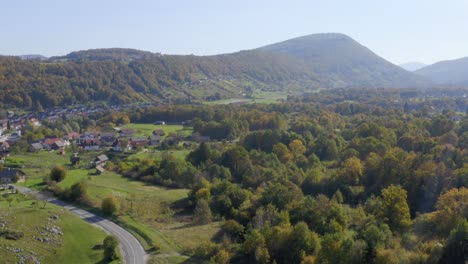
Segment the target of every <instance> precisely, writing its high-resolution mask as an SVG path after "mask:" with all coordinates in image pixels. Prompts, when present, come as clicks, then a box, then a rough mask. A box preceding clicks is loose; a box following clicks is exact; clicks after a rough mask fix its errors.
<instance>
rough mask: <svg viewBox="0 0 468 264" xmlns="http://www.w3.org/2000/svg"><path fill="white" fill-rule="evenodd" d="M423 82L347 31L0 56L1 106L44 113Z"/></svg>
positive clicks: (399, 85)
mask: <svg viewBox="0 0 468 264" xmlns="http://www.w3.org/2000/svg"><path fill="white" fill-rule="evenodd" d="M421 79H422V78H421ZM421 79H420V78H419V77H417V76H415V75H413V74H411V73H409V72H406V71H404V70H402V69H401V68H399V67H397V66H395V65H393V64H391V63H390V62H388V61H386V60H384V59H382V58H380V57H378V56H377V55H375V54H374V53H372V52H371V51H370V50H369V49H367V48H365V47H363V46H361V45H360V44H359V43H357V42H356V41H354V40H352V39H351V38H349V37H347V36H345V35H341V34H317V35H310V36H306V37H301V38H297V39H292V40H288V41H285V42H281V43H277V44H273V45H270V46H266V47H263V48H259V49H254V50H247V51H240V52H236V53H231V54H221V55H214V56H193V55H187V56H178V55H162V54H159V53H151V52H145V51H139V50H132V49H119V48H113V49H95V50H87V51H77V52H72V53H70V54H68V55H66V56H60V57H52V58H50V59H48V60H45V61H44V60H21V59H20V58H17V57H0V107H12V106H14V107H20V108H27V109H36V110H40V109H42V108H46V107H54V106H60V105H64V104H66V105H70V104H75V103H85V102H89V101H108V102H111V103H113V104H123V103H131V102H135V101H163V102H174V103H182V102H183V103H187V102H191V101H192V100H216V99H221V98H230V97H236V96H239V94H242V93H246V92H248V91H252V90H256V89H262V90H269V91H276V90H283V91H307V90H314V89H317V88H336V87H342V88H347V87H368V88H379V87H412V86H421V85H423V84H424V82H423V81H421Z"/></svg>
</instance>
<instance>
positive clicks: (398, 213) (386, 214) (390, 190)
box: [378, 185, 411, 231]
mask: <svg viewBox="0 0 468 264" xmlns="http://www.w3.org/2000/svg"><path fill="white" fill-rule="evenodd" d="M378 210H379V212H378V216H379V217H380V218H381V219H383V220H384V221H385V223H387V224H388V225H389V226H390V228H391V229H392V230H393V231H405V230H406V229H407V228H408V227H409V226H410V225H411V218H410V211H409V206H408V202H407V195H406V191H405V189H403V188H401V186H397V185H390V186H389V187H387V188H385V189H383V190H382V198H381V205H380V208H379V209H378Z"/></svg>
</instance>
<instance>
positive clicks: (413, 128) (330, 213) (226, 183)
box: [26, 89, 468, 263]
mask: <svg viewBox="0 0 468 264" xmlns="http://www.w3.org/2000/svg"><path fill="white" fill-rule="evenodd" d="M465 92H466V90H459V89H455V90H450V91H448V90H433V91H430V92H428V93H427V94H419V92H418V91H415V90H375V89H368V90H342V91H341V92H339V91H338V90H325V91H321V92H319V93H315V94H310V95H307V96H300V97H296V96H291V97H289V98H288V100H287V101H286V102H282V103H277V104H269V105H261V104H251V105H227V106H224V105H223V106H216V105H160V106H157V107H148V108H142V109H139V110H137V111H131V112H127V113H115V112H114V113H107V114H106V113H102V114H100V115H96V116H94V117H93V119H96V120H98V121H97V122H94V123H93V122H89V121H86V120H59V121H56V122H54V123H53V124H47V128H46V127H43V128H40V129H39V130H36V131H29V132H27V133H26V135H27V136H34V134H35V133H38V132H39V131H40V133H43V134H48V133H52V134H53V133H60V132H61V131H63V130H66V131H69V130H71V129H72V127H80V126H81V127H82V128H83V127H86V128H87V129H100V126H101V127H105V126H110V127H112V125H115V124H118V122H120V121H119V120H122V118H123V116H126V117H127V118H128V119H130V120H131V121H132V122H143V123H152V122H154V120H166V121H187V120H190V124H191V125H192V126H193V128H194V130H195V132H196V133H199V134H201V135H204V136H209V137H210V138H211V139H212V140H211V141H210V142H203V143H200V144H198V145H196V146H195V147H194V149H193V150H192V151H191V152H190V153H189V154H188V155H187V157H186V158H185V160H181V159H177V158H175V157H173V156H171V155H165V156H164V157H163V158H162V160H156V159H151V158H145V159H141V160H140V159H133V160H121V159H119V158H118V157H114V158H112V161H111V162H112V165H111V168H112V169H113V170H114V171H116V172H118V173H120V174H122V175H124V176H126V177H129V178H132V179H134V180H140V181H144V182H147V183H148V184H157V185H164V186H167V187H170V188H180V187H184V188H189V189H190V195H189V200H190V203H189V205H187V207H185V208H184V209H185V210H188V211H191V212H193V213H194V223H195V224H202V223H206V222H209V221H211V220H212V219H215V220H225V221H224V222H223V227H222V234H221V236H222V237H223V238H222V239H220V240H219V241H214V242H216V243H210V244H202V245H200V246H199V247H198V248H197V249H196V250H195V253H194V254H195V255H196V256H197V257H199V258H205V259H212V260H213V259H217V260H219V261H220V259H222V260H225V261H226V262H227V261H231V262H234V263H465V261H466V260H467V258H468V253H467V251H466V245H467V241H468V222H467V220H466V219H467V218H468V165H467V164H468V163H467V162H468V117H467V115H466V110H467V106H468V101H467V98H466V97H463V96H462V95H463V94H464V93H465ZM172 136H173V137H175V138H177V137H180V136H178V135H172ZM168 148H169V149H171V148H174V149H176V148H178V146H177V145H174V146H169V147H168ZM226 259H227V260H226ZM221 263H225V262H221Z"/></svg>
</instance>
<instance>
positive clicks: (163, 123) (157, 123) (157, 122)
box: [154, 121, 166, 125]
mask: <svg viewBox="0 0 468 264" xmlns="http://www.w3.org/2000/svg"><path fill="white" fill-rule="evenodd" d="M154 124H155V125H165V124H166V122H164V121H156V122H154Z"/></svg>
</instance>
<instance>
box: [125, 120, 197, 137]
mask: <svg viewBox="0 0 468 264" xmlns="http://www.w3.org/2000/svg"><path fill="white" fill-rule="evenodd" d="M122 127H123V128H133V129H135V137H148V136H151V135H152V134H153V131H154V130H156V129H162V130H164V132H166V134H165V135H164V136H163V137H162V139H164V138H166V137H167V136H168V135H169V134H170V133H175V134H182V135H183V136H188V135H191V134H192V131H193V129H191V128H186V127H184V126H182V125H153V124H134V123H131V124H127V125H125V126H122Z"/></svg>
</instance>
